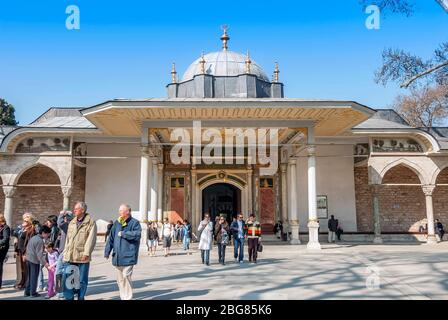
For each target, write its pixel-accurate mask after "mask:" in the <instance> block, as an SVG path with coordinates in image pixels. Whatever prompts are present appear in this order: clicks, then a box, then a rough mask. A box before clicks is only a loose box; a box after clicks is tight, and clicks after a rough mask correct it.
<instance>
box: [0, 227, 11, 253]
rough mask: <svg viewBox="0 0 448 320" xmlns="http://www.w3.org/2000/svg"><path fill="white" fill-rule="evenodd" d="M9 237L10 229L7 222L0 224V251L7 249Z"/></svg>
mask: <svg viewBox="0 0 448 320" xmlns="http://www.w3.org/2000/svg"><path fill="white" fill-rule="evenodd" d="M10 238H11V229H10V228H9V226H8V225H7V224H5V225H3V226H0V251H1V250H5V251H8V249H9V239H10Z"/></svg>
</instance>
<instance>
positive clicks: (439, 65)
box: [400, 61, 448, 89]
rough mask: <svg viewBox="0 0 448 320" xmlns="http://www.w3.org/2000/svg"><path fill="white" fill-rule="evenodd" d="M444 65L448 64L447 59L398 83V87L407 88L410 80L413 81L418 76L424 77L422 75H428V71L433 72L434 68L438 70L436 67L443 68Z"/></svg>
mask: <svg viewBox="0 0 448 320" xmlns="http://www.w3.org/2000/svg"><path fill="white" fill-rule="evenodd" d="M446 66H448V61H445V62H443V63H441V64H438V65H436V66H434V67H432V68H429V69H427V70H426V71H423V72H421V73H419V74H417V75H415V76H413V77H411V78H410V79H408V80H406V81H405V82H403V83H402V84H401V85H400V87H401V88H405V89H407V88H408V87H409V85H410V84H411V83H412V82H414V81H415V80H417V79H418V78H421V77H424V76H426V75H428V74H430V73H433V72H434V71H436V70H438V69H441V68H443V67H446Z"/></svg>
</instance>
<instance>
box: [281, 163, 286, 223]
mask: <svg viewBox="0 0 448 320" xmlns="http://www.w3.org/2000/svg"><path fill="white" fill-rule="evenodd" d="M286 167H287V164H285V163H282V164H281V165H280V170H281V173H282V178H281V184H282V211H281V212H282V214H281V220H282V223H285V222H286V221H287V220H288V189H287V187H288V186H287V180H286Z"/></svg>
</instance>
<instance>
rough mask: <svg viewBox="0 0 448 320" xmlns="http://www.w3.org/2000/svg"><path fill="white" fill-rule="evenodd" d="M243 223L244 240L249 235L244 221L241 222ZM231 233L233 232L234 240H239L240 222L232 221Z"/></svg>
mask: <svg viewBox="0 0 448 320" xmlns="http://www.w3.org/2000/svg"><path fill="white" fill-rule="evenodd" d="M241 222H242V223H243V238H244V237H245V236H246V234H247V227H246V223H245V222H244V220H241ZM230 232H232V237H233V238H234V239H238V220H235V221H232V223H231V224H230Z"/></svg>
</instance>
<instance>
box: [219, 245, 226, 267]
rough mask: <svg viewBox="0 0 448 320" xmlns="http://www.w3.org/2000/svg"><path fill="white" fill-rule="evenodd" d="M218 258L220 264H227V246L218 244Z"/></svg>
mask: <svg viewBox="0 0 448 320" xmlns="http://www.w3.org/2000/svg"><path fill="white" fill-rule="evenodd" d="M218 258H219V263H225V260H226V245H225V244H221V243H218Z"/></svg>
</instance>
